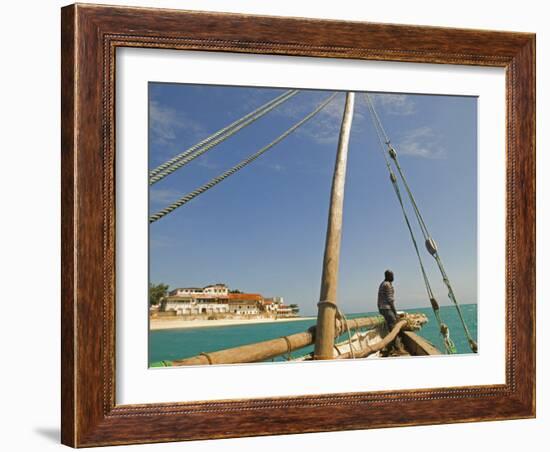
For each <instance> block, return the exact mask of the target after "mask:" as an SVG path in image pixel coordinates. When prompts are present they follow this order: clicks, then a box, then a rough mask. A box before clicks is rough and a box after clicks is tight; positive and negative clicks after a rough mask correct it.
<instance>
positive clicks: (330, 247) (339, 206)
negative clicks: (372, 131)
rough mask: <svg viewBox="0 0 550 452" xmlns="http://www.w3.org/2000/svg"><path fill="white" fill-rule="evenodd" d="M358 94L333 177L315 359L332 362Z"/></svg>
mask: <svg viewBox="0 0 550 452" xmlns="http://www.w3.org/2000/svg"><path fill="white" fill-rule="evenodd" d="M354 101H355V93H351V92H350V93H347V95H346V106H345V108H344V116H343V118H342V126H341V128H340V137H339V140H338V152H337V154H336V163H335V166H334V175H333V177H332V192H331V195H330V207H329V213H328V225H327V236H326V242H325V255H324V258H323V276H322V278H321V295H320V301H319V303H318V305H317V306H318V311H317V329H316V335H315V351H314V358H315V359H332V358H333V347H334V336H335V325H334V321H335V318H336V294H337V289H338V268H339V264H340V238H341V235H342V214H343V207H344V188H345V183H346V167H347V159H348V145H349V136H350V132H351V123H352V119H353V105H354Z"/></svg>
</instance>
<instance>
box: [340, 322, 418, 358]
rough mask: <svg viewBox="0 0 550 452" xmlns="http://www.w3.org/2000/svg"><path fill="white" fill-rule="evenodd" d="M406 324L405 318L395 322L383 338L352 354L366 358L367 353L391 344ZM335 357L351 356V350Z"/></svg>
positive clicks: (369, 353) (370, 353) (377, 350)
mask: <svg viewBox="0 0 550 452" xmlns="http://www.w3.org/2000/svg"><path fill="white" fill-rule="evenodd" d="M406 326H407V321H406V320H401V321H399V322H397V323H396V325H395V326H394V327H393V330H391V332H390V333H388V334H387V335H386V336H384V338H383V339H382V340H381V341H379V342H377V343H376V344H373V345H366V346H365V347H363V348H362V349H361V350H355V351H354V353H353V356H354V357H355V358H366V357H367V356H369V355H372V354H373V353H376V352H379V351H380V350H382V349H383V348H384V347H387V346H388V345H389V344H391V343H392V342H393V341H394V340H395V338H396V337H397V335H398V334H399V333H400V332H401V330H402V329H403V328H405V327H406ZM335 358H336V359H349V358H352V354H351V352H346V353H342V354H341V355H339V356H336V357H335Z"/></svg>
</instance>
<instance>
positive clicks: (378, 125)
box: [365, 93, 477, 353]
mask: <svg viewBox="0 0 550 452" xmlns="http://www.w3.org/2000/svg"><path fill="white" fill-rule="evenodd" d="M365 97H366V99H367V103H368V105H369V109H370V111H371V116H372V118H373V124H374V126H375V129H376V131H377V134H378V138H379V140H380V141H381V142H382V138H383V141H384V144H385V145H386V147H387V150H388V154H389V156H390V157H391V160H392V161H393V163H394V165H395V167H396V168H397V171H398V173H399V176H400V179H401V182H402V183H403V185H404V187H405V190H406V192H407V195H408V197H409V200H410V202H411V205H412V207H413V211H414V213H415V216H416V219H417V221H418V225H419V226H420V229H421V231H422V235H423V237H424V240H425V245H426V249H427V250H428V252H429V253H430V255H431V256H432V257H433V258H434V259H435V261H436V263H437V266H438V268H439V271H440V273H441V276H442V278H443V282H444V283H445V285H446V286H447V290H448V296H449V299H450V300H451V301H452V302H453V304H454V306H455V308H456V310H457V313H458V317H459V318H460V321H461V323H462V328H463V329H464V333H465V335H466V338H467V339H468V344H469V346H470V349H471V350H472V351H473V352H474V353H477V343H476V342H475V341H474V339H473V338H472V336H471V334H470V331H469V329H468V326H467V325H466V322H465V320H464V316H463V314H462V310H461V308H460V305H459V303H458V301H457V299H456V296H455V294H454V291H453V288H452V286H451V282H450V280H449V278H448V276H447V273H446V271H445V267H444V265H443V261H442V260H441V257H440V256H439V253H438V250H437V245H436V243H435V241H434V240H433V239H432V237H431V236H430V233H429V231H428V227H427V226H426V223H425V221H424V218H423V217H422V214H421V213H420V209H419V208H418V204H417V203H416V200H415V198H414V195H413V194H412V191H411V189H410V187H409V184H408V183H407V179H406V177H405V174H404V173H403V169H402V168H401V165H400V164H399V159H398V158H397V152H396V151H395V149H394V148H393V147H392V145H391V142H390V139H389V137H388V135H387V134H386V131H385V130H384V127H383V126H382V122H381V121H380V117H379V116H378V114H377V112H376V109H375V108H374V103H373V102H372V100H371V98H370V96H369V94H367V93H366V94H365ZM381 144H382V143H381ZM384 159H385V161H386V165H387V167H388V169H389V170H390V172H391V174H392V176H391V177H392V183H394V182H393V180H394V179H395V180H396V177H395V174H394V173H393V171H392V170H391V166H390V163H389V161H388V159H387V157H386V154H385V152H384ZM396 181H397V180H396ZM395 183H396V182H395ZM395 183H394V186H395ZM402 207H403V206H402ZM409 226H410V224H409ZM409 231H410V232H411V235H412V230H411V229H410V227H409ZM413 240H414V239H413ZM417 254H418V250H417ZM418 256H419V254H418ZM432 300H433V301H432ZM430 302H431V303H432V308H434V314H436V317H437V318H438V321H439V320H440V319H439V312H437V313H436V312H435V311H436V308H435V307H434V302H435V305H437V301H436V300H435V298H430ZM437 311H439V305H437ZM444 327H445V328H444ZM440 332H441V334H442V335H443V337H444V340H445V346H446V347H447V342H449V343H451V344H452V341H451V340H450V336H449V329H448V327H447V326H446V325H445V324H443V323H441V322H440Z"/></svg>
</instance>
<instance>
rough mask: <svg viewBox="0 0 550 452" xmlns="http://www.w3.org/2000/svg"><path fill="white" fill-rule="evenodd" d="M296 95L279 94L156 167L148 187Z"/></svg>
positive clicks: (288, 92) (152, 171) (289, 93)
mask: <svg viewBox="0 0 550 452" xmlns="http://www.w3.org/2000/svg"><path fill="white" fill-rule="evenodd" d="M298 93H299V91H298V90H288V91H286V92H285V93H283V94H281V95H280V96H278V97H276V98H275V99H272V100H270V101H269V102H267V103H265V104H264V105H262V106H261V107H259V108H257V109H256V110H254V111H252V112H250V113H248V114H247V115H245V116H243V117H242V118H240V119H238V120H236V121H234V122H232V123H231V124H229V125H228V126H226V127H224V128H223V129H220V130H218V131H217V132H215V133H213V134H212V135H210V136H208V137H206V138H205V139H204V140H202V141H200V142H198V143H197V144H195V145H194V146H191V147H190V148H189V149H187V150H185V151H184V152H182V153H181V154H178V155H176V156H175V157H173V158H171V159H170V160H168V161H166V162H164V163H163V164H162V165H159V166H157V167H156V168H155V169H153V170H151V172H150V173H149V185H153V184H155V183H157V182H159V181H161V180H162V179H164V178H165V177H166V176H168V175H170V174H172V173H173V172H174V171H176V170H177V169H179V168H181V167H182V166H184V165H187V164H188V163H189V162H191V161H192V160H194V159H196V158H197V157H199V156H201V155H202V154H204V153H205V152H207V151H209V150H210V149H212V148H213V147H214V146H216V145H218V144H220V143H222V142H223V141H225V140H227V139H228V138H229V137H231V136H233V135H234V134H236V133H237V132H238V131H239V130H241V129H242V128H244V127H246V126H247V125H249V124H252V123H253V122H254V121H256V120H258V119H260V118H261V117H262V116H264V115H266V114H267V113H269V112H270V111H272V110H273V109H275V108H276V107H278V106H279V105H281V104H282V103H284V102H286V101H287V100H289V99H290V98H292V97H293V96H295V95H296V94H298Z"/></svg>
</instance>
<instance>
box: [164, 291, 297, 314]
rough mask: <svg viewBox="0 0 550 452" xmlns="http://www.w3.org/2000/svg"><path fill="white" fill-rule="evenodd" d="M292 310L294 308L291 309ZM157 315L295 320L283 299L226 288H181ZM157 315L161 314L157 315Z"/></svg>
mask: <svg viewBox="0 0 550 452" xmlns="http://www.w3.org/2000/svg"><path fill="white" fill-rule="evenodd" d="M293 306H295V307H293ZM159 311H160V312H161V313H162V312H164V313H166V315H168V313H170V312H172V313H174V315H181V316H189V317H204V316H208V317H209V316H212V315H214V316H215V317H218V318H223V317H241V316H246V317H257V316H263V317H274V318H275V317H296V316H297V315H298V309H297V306H296V305H291V306H287V305H285V304H284V300H283V298H282V297H272V298H264V297H263V296H262V295H261V294H258V293H242V292H239V291H233V292H232V291H230V290H229V288H228V287H227V285H226V284H222V283H218V284H212V285H208V286H205V287H180V288H177V289H174V290H171V291H170V292H169V294H168V296H167V297H165V298H164V299H163V300H162V302H161V304H160V309H159ZM159 315H160V314H159Z"/></svg>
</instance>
